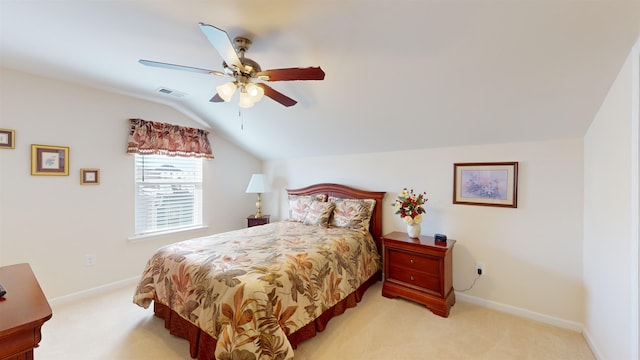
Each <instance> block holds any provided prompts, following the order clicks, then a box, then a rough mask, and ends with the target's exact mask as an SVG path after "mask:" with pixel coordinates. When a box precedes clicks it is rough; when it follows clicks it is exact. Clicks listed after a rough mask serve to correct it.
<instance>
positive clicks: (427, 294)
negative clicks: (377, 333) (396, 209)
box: [382, 232, 456, 317]
mask: <svg viewBox="0 0 640 360" xmlns="http://www.w3.org/2000/svg"><path fill="white" fill-rule="evenodd" d="M455 242H456V241H455V240H451V239H448V240H447V241H446V242H440V241H435V239H434V238H433V237H431V236H420V237H419V238H416V239H413V238H410V237H409V235H407V234H406V233H403V232H392V233H390V234H387V235H384V236H383V237H382V244H383V246H384V259H383V261H384V276H385V279H384V283H383V285H382V296H385V297H389V298H396V297H398V296H400V297H403V298H406V299H409V300H413V301H415V302H418V303H421V304H423V305H425V306H426V307H427V308H428V309H430V310H431V311H432V312H433V313H434V314H436V315H440V316H443V317H448V316H449V310H450V309H451V307H452V306H453V304H455V302H456V295H455V292H454V290H453V278H452V274H453V272H452V253H453V245H454V244H455Z"/></svg>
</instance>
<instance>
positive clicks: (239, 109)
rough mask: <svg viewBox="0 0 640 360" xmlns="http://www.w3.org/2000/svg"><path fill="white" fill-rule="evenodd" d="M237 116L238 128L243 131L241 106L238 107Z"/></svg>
mask: <svg viewBox="0 0 640 360" xmlns="http://www.w3.org/2000/svg"><path fill="white" fill-rule="evenodd" d="M238 117H239V118H240V130H242V131H244V119H243V118H242V109H241V108H238Z"/></svg>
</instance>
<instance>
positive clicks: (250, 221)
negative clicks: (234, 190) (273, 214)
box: [247, 215, 270, 227]
mask: <svg viewBox="0 0 640 360" xmlns="http://www.w3.org/2000/svg"><path fill="white" fill-rule="evenodd" d="M269 216H270V215H262V217H261V218H256V216H255V215H249V216H247V227H252V226H258V225H264V224H268V223H269Z"/></svg>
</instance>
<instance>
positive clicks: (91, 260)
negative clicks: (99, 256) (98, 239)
mask: <svg viewBox="0 0 640 360" xmlns="http://www.w3.org/2000/svg"><path fill="white" fill-rule="evenodd" d="M95 264H96V254H87V255H85V256H84V265H85V266H93V265H95Z"/></svg>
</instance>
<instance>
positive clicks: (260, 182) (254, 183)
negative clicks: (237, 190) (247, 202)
mask: <svg viewBox="0 0 640 360" xmlns="http://www.w3.org/2000/svg"><path fill="white" fill-rule="evenodd" d="M246 192H247V193H248V194H258V201H257V202H256V207H257V208H258V211H257V212H256V219H260V218H261V217H262V201H261V200H260V194H262V193H263V192H264V174H253V175H251V180H249V186H247V191H246Z"/></svg>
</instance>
